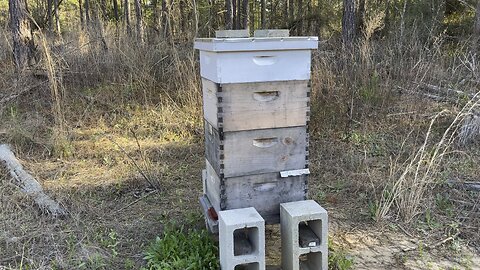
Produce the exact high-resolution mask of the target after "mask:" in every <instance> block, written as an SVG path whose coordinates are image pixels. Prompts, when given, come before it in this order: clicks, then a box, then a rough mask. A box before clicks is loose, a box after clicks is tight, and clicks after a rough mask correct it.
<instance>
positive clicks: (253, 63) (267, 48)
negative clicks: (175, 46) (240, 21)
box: [194, 37, 318, 84]
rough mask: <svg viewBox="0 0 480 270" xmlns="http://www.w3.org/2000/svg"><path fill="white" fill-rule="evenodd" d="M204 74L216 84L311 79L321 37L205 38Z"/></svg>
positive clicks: (198, 45) (198, 46)
mask: <svg viewBox="0 0 480 270" xmlns="http://www.w3.org/2000/svg"><path fill="white" fill-rule="evenodd" d="M194 47H195V49H198V50H200V74H201V76H202V77H203V78H206V79H208V80H210V81H212V82H215V83H222V84H223V83H247V82H272V81H289V80H309V79H310V66H311V50H314V49H317V48H318V37H265V38H201V39H197V40H196V41H195V45H194Z"/></svg>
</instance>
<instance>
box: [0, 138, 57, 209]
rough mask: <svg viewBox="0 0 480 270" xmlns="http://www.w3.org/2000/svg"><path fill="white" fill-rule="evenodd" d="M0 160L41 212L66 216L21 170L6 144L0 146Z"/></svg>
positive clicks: (36, 182)
mask: <svg viewBox="0 0 480 270" xmlns="http://www.w3.org/2000/svg"><path fill="white" fill-rule="evenodd" d="M0 160H1V161H2V163H3V164H4V165H5V167H6V168H7V170H8V171H9V173H10V175H11V176H12V177H13V179H15V181H16V184H17V186H19V187H20V188H21V190H22V191H23V192H25V193H26V194H28V195H29V196H30V197H32V198H33V200H34V201H35V203H36V204H37V205H38V207H40V209H41V210H42V211H45V212H47V213H49V214H51V215H52V216H54V217H59V216H65V215H66V211H65V209H63V208H62V207H61V206H60V204H58V203H57V202H56V201H54V200H52V199H51V198H50V197H49V196H48V195H46V194H45V193H44V191H43V188H42V186H41V185H40V183H38V181H37V180H36V179H35V178H34V177H33V176H32V175H30V174H29V173H27V172H26V171H25V170H24V169H23V166H22V165H21V164H20V162H19V161H18V159H17V158H16V157H15V155H14V154H13V152H12V151H11V150H10V147H9V146H8V145H6V144H0Z"/></svg>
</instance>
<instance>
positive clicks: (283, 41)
mask: <svg viewBox="0 0 480 270" xmlns="http://www.w3.org/2000/svg"><path fill="white" fill-rule="evenodd" d="M194 48H195V49H198V50H201V51H210V52H240V51H285V50H314V49H317V48H318V37H262V38H259V37H249V38H198V39H196V40H195V44H194Z"/></svg>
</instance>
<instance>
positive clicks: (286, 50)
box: [195, 31, 318, 230]
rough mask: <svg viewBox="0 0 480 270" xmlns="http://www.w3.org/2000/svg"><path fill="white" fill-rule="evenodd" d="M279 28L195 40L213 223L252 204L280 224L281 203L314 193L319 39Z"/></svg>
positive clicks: (205, 200)
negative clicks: (312, 129)
mask: <svg viewBox="0 0 480 270" xmlns="http://www.w3.org/2000/svg"><path fill="white" fill-rule="evenodd" d="M236 33H237V34H238V31H237V32H236ZM272 33H275V32H269V31H263V32H259V33H256V34H255V37H254V38H251V37H241V38H235V37H228V38H210V39H197V40H196V42H195V48H196V49H198V50H199V51H200V73H201V76H202V89H203V112H204V120H205V121H204V123H205V152H206V169H205V171H204V173H203V186H204V196H202V198H201V203H202V205H203V207H204V211H205V215H206V217H207V221H208V224H209V226H210V228H211V229H212V230H215V219H216V212H219V211H222V210H229V209H236V208H244V207H255V209H256V210H257V211H258V212H259V213H260V214H261V215H262V217H263V218H264V219H265V221H266V222H267V223H278V222H279V212H280V208H279V204H280V203H284V202H291V201H299V200H304V199H306V196H307V191H308V189H307V175H308V173H309V171H308V140H309V138H308V121H309V115H310V102H309V99H310V65H311V50H312V49H316V48H317V46H318V38H317V37H285V36H281V37H272ZM279 33H280V32H279ZM282 33H284V32H282ZM240 34H241V35H242V36H245V35H244V34H245V33H240ZM261 35H264V36H265V37H259V36H261ZM222 36H229V35H228V33H226V32H222Z"/></svg>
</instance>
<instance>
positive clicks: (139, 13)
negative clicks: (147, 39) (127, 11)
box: [135, 0, 144, 43]
mask: <svg viewBox="0 0 480 270" xmlns="http://www.w3.org/2000/svg"><path fill="white" fill-rule="evenodd" d="M135 18H136V22H137V25H136V27H137V39H138V40H139V41H140V42H141V43H143V41H144V34H143V20H142V19H143V16H142V4H141V3H140V0H135Z"/></svg>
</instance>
